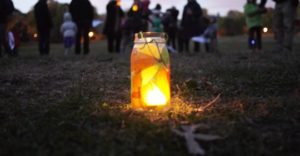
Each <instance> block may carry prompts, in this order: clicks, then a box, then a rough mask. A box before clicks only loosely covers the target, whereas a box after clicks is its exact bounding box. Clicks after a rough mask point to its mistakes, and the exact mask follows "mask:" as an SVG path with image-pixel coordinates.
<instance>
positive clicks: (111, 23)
mask: <svg viewBox="0 0 300 156" xmlns="http://www.w3.org/2000/svg"><path fill="white" fill-rule="evenodd" d="M273 1H275V10H274V15H273V29H274V36H275V40H276V43H277V44H276V45H275V46H274V51H276V52H290V51H292V48H293V46H292V45H293V37H294V34H295V31H294V27H295V23H294V21H295V19H296V14H297V7H298V3H299V0H273ZM266 2H267V0H260V1H258V2H257V1H256V0H245V5H244V13H245V18H246V24H247V30H248V36H249V39H248V41H249V42H248V43H249V49H250V50H252V51H255V52H257V51H258V52H260V51H261V50H262V39H261V38H262V37H261V36H262V34H261V33H262V26H263V24H262V23H263V21H262V15H263V14H265V13H266V12H267V9H266V8H265V4H266ZM0 3H1V4H0V45H1V46H0V56H2V47H3V49H4V51H5V52H6V54H7V55H17V52H16V50H14V49H15V48H14V45H16V44H17V43H16V41H15V43H13V44H10V42H13V40H11V38H13V37H16V36H15V35H12V34H10V33H9V31H8V30H7V21H8V20H9V17H10V15H11V14H12V13H13V11H14V5H13V3H12V1H11V0H0ZM150 3H151V2H150V0H134V2H133V4H132V6H131V8H130V9H129V10H128V11H127V12H125V11H124V10H122V8H121V3H120V0H110V1H109V3H108V4H107V6H106V9H107V14H106V20H105V24H104V28H103V34H104V35H106V38H107V45H108V46H107V48H108V49H107V50H108V52H110V53H114V52H115V53H120V52H125V51H128V50H129V49H131V47H132V45H133V43H132V41H133V36H134V33H137V32H141V31H142V32H146V31H151V32H165V33H166V34H167V35H168V41H167V45H168V49H169V51H170V52H179V53H183V52H185V53H190V52H191V50H190V49H189V47H190V42H191V40H193V41H194V46H193V52H199V51H200V49H201V48H200V43H204V45H205V49H206V51H207V52H216V51H217V36H218V35H217V32H218V27H217V22H218V17H217V16H205V15H204V13H203V12H204V11H203V9H202V8H201V6H200V4H199V3H198V2H197V1H196V0H187V4H186V5H185V6H183V7H184V8H183V12H182V17H178V16H179V11H178V10H177V8H175V7H171V8H168V9H167V10H166V11H165V12H162V10H161V8H162V7H161V5H160V4H157V5H156V6H155V8H149V6H150ZM51 14H52V12H50V10H49V8H48V4H47V0H39V1H38V2H37V4H36V5H35V6H34V17H35V21H36V27H37V32H38V42H39V44H38V47H39V52H40V54H41V55H48V54H49V52H50V34H51V30H52V29H53V27H54V25H53V21H52V20H53V19H52V16H51ZM179 18H181V20H179ZM93 19H94V9H93V6H92V5H91V3H90V1H89V0H72V1H71V2H70V4H69V6H68V7H67V8H66V9H65V13H64V21H61V25H62V26H61V28H60V30H61V33H62V34H63V37H64V46H65V49H66V50H65V55H67V54H68V53H69V51H70V49H71V48H72V46H73V44H75V54H80V53H81V51H83V53H84V54H88V53H89V51H90V48H89V40H90V38H89V36H88V33H89V32H90V30H91V27H92V21H93ZM195 37H202V38H204V39H206V40H205V41H201V42H200V41H199V40H197V39H195V40H194V38H195ZM81 40H83V48H82V46H81ZM199 42H200V43H199Z"/></svg>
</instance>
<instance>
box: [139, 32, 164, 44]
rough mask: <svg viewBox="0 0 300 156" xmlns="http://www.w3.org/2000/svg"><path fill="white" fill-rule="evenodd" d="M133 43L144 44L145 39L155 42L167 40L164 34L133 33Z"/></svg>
mask: <svg viewBox="0 0 300 156" xmlns="http://www.w3.org/2000/svg"><path fill="white" fill-rule="evenodd" d="M134 36H135V40H134V41H135V43H139V42H141V43H143V42H145V41H144V39H146V38H153V39H154V40H156V42H166V40H167V39H168V36H167V34H166V33H164V32H140V33H135V34H134Z"/></svg>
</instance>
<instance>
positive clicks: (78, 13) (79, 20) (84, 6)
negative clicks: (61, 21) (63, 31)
mask: <svg viewBox="0 0 300 156" xmlns="http://www.w3.org/2000/svg"><path fill="white" fill-rule="evenodd" d="M69 10H70V13H71V15H72V17H73V20H74V22H75V23H76V25H77V28H78V32H77V34H76V41H75V43H76V47H75V54H80V53H81V43H80V41H81V37H83V51H84V54H88V53H89V52H90V45H89V44H90V38H89V32H90V30H91V27H92V22H93V18H94V9H93V6H92V4H91V2H90V1H89V0H72V1H71V3H70V7H69Z"/></svg>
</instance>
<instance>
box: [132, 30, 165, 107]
mask: <svg viewBox="0 0 300 156" xmlns="http://www.w3.org/2000/svg"><path fill="white" fill-rule="evenodd" d="M166 40H167V36H166V34H165V33H153V32H144V33H136V34H135V39H134V47H133V49H132V53H131V105H132V107H133V108H135V109H146V108H168V107H169V106H170V99H171V93H170V58H169V53H168V49H167V47H166Z"/></svg>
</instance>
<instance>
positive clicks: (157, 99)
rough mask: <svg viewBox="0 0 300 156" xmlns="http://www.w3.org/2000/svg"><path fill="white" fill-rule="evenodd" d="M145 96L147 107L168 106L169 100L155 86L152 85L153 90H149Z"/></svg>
mask: <svg viewBox="0 0 300 156" xmlns="http://www.w3.org/2000/svg"><path fill="white" fill-rule="evenodd" d="M144 94H145V95H144V96H143V97H144V99H143V101H144V102H145V103H146V104H147V106H162V105H166V104H167V98H166V97H165V95H164V94H163V93H162V92H161V91H160V90H159V88H158V87H157V86H156V85H154V84H152V88H151V89H149V90H147V91H146V92H145V93H144Z"/></svg>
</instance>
